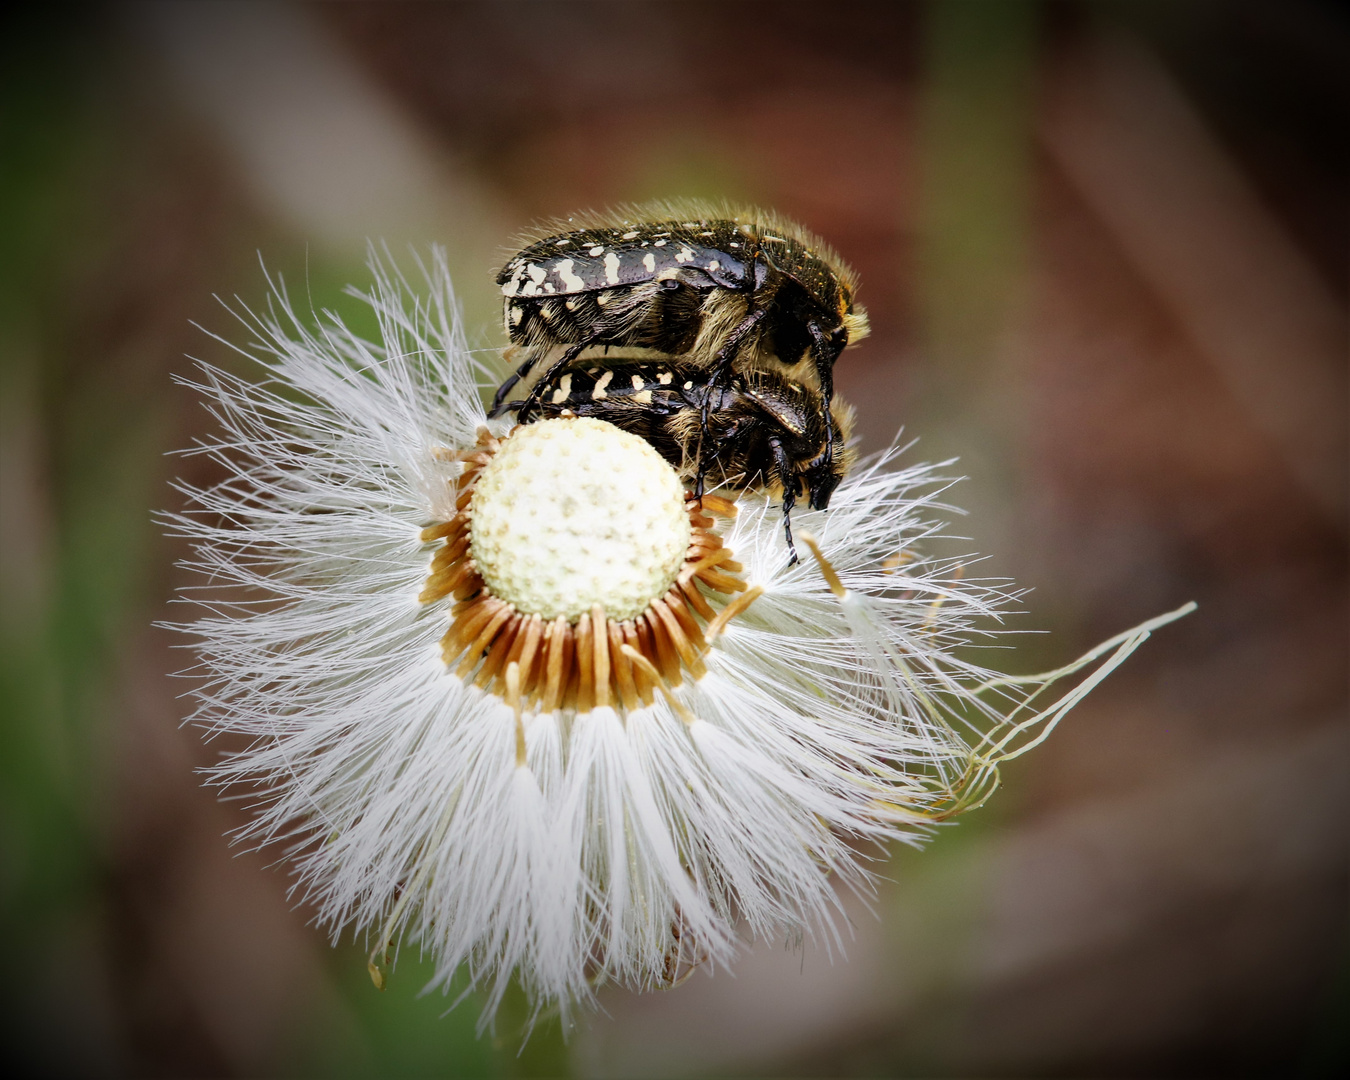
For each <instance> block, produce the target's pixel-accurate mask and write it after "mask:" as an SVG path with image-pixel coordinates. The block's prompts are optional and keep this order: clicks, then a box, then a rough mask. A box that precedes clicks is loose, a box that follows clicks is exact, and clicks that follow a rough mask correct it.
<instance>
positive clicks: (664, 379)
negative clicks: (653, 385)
mask: <svg viewBox="0 0 1350 1080" xmlns="http://www.w3.org/2000/svg"><path fill="white" fill-rule="evenodd" d="M674 377H675V376H674V375H672V374H671V373H670V372H669V371H663V372H661V373H660V374H659V375H657V376H656V381H657V382H659V383H660V384H661V385H662V386H669V385H670V380H671V379H673V378H674Z"/></svg>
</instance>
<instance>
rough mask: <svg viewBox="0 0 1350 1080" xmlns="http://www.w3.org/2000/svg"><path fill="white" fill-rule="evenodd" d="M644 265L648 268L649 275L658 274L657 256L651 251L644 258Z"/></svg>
mask: <svg viewBox="0 0 1350 1080" xmlns="http://www.w3.org/2000/svg"><path fill="white" fill-rule="evenodd" d="M642 265H643V266H645V267H646V268H647V273H649V274H654V273H655V272H656V256H655V255H653V254H652V253H651V252H650V251H649V252H647V254H646V255H644V256H642Z"/></svg>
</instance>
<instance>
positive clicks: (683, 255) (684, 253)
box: [675, 247, 694, 263]
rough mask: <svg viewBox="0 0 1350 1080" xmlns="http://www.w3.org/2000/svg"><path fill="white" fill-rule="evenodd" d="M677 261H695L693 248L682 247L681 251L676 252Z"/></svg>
mask: <svg viewBox="0 0 1350 1080" xmlns="http://www.w3.org/2000/svg"><path fill="white" fill-rule="evenodd" d="M675 261H676V262H677V263H687V262H693V261H694V250H693V248H690V247H681V248H680V250H679V251H677V252H675Z"/></svg>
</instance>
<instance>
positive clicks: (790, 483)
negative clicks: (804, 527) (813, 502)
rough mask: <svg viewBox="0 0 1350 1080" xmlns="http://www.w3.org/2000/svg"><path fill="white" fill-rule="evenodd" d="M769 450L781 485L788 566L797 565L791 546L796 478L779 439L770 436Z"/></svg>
mask: <svg viewBox="0 0 1350 1080" xmlns="http://www.w3.org/2000/svg"><path fill="white" fill-rule="evenodd" d="M769 449H770V451H772V452H773V464H774V468H775V470H776V471H777V473H778V482H779V483H780V484H782V485H783V535H784V536H786V537H787V546H788V554H789V555H791V556H792V557H791V558H790V559H788V565H789V566H795V565H796V563H797V549H796V548H795V547H793V545H792V508H793V507H794V506H796V505H797V476H796V474H795V473H794V472H793V471H792V459H791V458H790V457H788V452H787V451H786V450H785V449H783V443H782V441H781V440H780V439H778V438H775V437H773V436H770V438H769Z"/></svg>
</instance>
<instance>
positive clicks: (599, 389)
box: [591, 371, 614, 401]
mask: <svg viewBox="0 0 1350 1080" xmlns="http://www.w3.org/2000/svg"><path fill="white" fill-rule="evenodd" d="M612 378H614V372H612V371H606V372H605V373H604V374H603V375H601V376H600V378H598V379H596V380H595V389H594V390H592V391H591V400H592V401H600V400H601V399H603V398H604V397H606V396H607V395H606V394H605V387H606V386H608V385H609V380H610V379H612Z"/></svg>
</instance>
